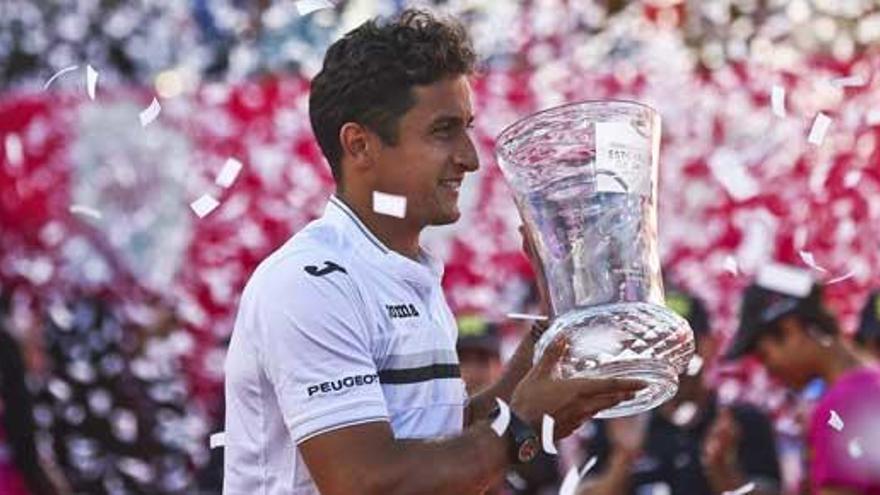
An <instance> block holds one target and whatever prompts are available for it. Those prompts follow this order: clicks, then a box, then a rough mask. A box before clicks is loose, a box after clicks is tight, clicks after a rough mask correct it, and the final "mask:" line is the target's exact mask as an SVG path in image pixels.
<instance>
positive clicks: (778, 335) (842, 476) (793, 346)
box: [726, 265, 880, 495]
mask: <svg viewBox="0 0 880 495" xmlns="http://www.w3.org/2000/svg"><path fill="white" fill-rule="evenodd" d="M822 292H823V288H822V286H821V285H820V284H818V283H816V282H815V281H814V280H813V278H812V276H811V275H810V273H809V272H806V271H802V270H800V269H797V268H794V267H790V266H786V265H769V266H766V267H764V268H763V269H762V270H761V271H759V273H758V277H757V280H756V281H755V282H754V283H753V284H751V285H750V286H749V287H748V288H746V290H745V294H744V297H743V302H742V307H741V312H740V325H739V329H738V330H737V332H736V335H735V336H734V340H733V343H732V345H731V347H730V348H729V350H728V352H727V355H726V357H727V358H728V359H736V358H740V357H743V356H747V355H754V356H756V357H757V358H758V359H759V360H760V361H761V363H762V364H763V365H764V366H765V367H766V368H767V371H768V372H769V373H770V374H771V375H772V376H773V377H775V378H776V379H778V380H780V381H782V382H783V383H784V384H785V385H786V386H787V387H789V388H791V389H795V390H800V389H802V388H803V387H804V386H806V385H807V384H809V383H810V382H811V381H812V380H814V379H815V378H822V380H823V381H824V383H825V386H826V388H825V391H824V393H823V394H822V396H821V398H820V399H819V402H818V403H817V404H816V407H815V409H814V410H813V413H812V416H811V418H810V422H809V428H808V433H807V445H808V454H807V459H808V477H809V483H810V490H811V493H813V494H815V495H856V494H859V495H880V368H878V367H877V366H876V364H875V363H873V362H872V361H871V360H870V359H868V358H866V357H865V356H863V355H861V354H860V353H858V352H857V351H856V350H855V349H854V348H853V346H852V345H851V344H850V343H849V341H848V340H847V339H845V338H844V337H843V336H842V335H841V333H840V330H839V328H838V325H837V321H836V320H835V318H834V317H833V316H832V315H831V313H829V312H828V310H827V309H826V308H825V307H824V305H823V303H822Z"/></svg>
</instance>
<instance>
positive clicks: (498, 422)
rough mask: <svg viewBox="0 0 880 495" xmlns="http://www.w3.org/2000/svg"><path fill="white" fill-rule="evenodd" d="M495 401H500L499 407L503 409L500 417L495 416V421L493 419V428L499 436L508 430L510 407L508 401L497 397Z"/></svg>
mask: <svg viewBox="0 0 880 495" xmlns="http://www.w3.org/2000/svg"><path fill="white" fill-rule="evenodd" d="M495 402H497V403H498V408H499V409H501V412H500V414H498V417H497V418H495V421H492V430H493V431H494V432H495V434H496V435H498V436H499V437H502V436H504V433H505V432H507V427H508V426H510V407H509V406H508V405H507V403H506V402H504V401H503V400H501V399H499V398H497V397H496V398H495Z"/></svg>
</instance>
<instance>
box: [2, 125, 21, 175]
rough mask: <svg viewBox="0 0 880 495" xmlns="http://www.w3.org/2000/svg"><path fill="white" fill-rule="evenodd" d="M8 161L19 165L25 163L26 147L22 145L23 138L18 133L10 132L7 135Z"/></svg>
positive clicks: (16, 165) (13, 164)
mask: <svg viewBox="0 0 880 495" xmlns="http://www.w3.org/2000/svg"><path fill="white" fill-rule="evenodd" d="M5 142H6V146H5V147H6V161H7V162H9V164H10V165H12V166H15V167H18V166H20V165H21V164H22V163H24V148H23V147H22V146H21V138H19V137H18V134H15V133H9V134H7V135H6V139H5Z"/></svg>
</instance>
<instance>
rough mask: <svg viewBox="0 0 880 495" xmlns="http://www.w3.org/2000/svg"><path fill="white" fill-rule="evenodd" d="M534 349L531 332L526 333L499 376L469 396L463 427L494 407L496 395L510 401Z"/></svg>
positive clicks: (526, 370)
mask: <svg viewBox="0 0 880 495" xmlns="http://www.w3.org/2000/svg"><path fill="white" fill-rule="evenodd" d="M534 351H535V343H534V339H533V338H532V335H531V334H527V335H526V336H524V337H523V339H522V341H521V342H520V343H519V346H518V347H517V348H516V352H515V353H514V354H513V357H511V358H510V361H508V362H507V366H506V367H505V369H504V373H503V374H502V375H501V378H500V379H499V380H498V381H497V382H495V383H494V384H492V386H490V387H489V388H487V389H485V390H482V391H480V392H478V393H476V394H474V396H473V397H471V398H470V400H469V401H468V405H467V408H466V409H465V411H464V425H465V427H467V426H470V425H471V424H473V423H474V422H476V421H477V420H479V419H480V418H485V417H486V416H487V415H488V414H489V412H490V411H491V410H492V409H493V408H494V407H495V398H496V397H497V398H499V399H501V400H503V401H505V402H510V397H511V395H513V390H514V389H515V388H516V386H517V385H519V382H520V381H521V380H522V379H523V377H524V376H526V373H528V372H529V370H530V369H531V368H532V356H533V355H534Z"/></svg>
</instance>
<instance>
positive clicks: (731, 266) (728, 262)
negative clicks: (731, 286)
mask: <svg viewBox="0 0 880 495" xmlns="http://www.w3.org/2000/svg"><path fill="white" fill-rule="evenodd" d="M723 268H724V271H725V272H727V273H729V274H731V275H739V263H738V262H737V261H736V258H734V257H733V256H730V255H727V256H725V257H724V264H723Z"/></svg>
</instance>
